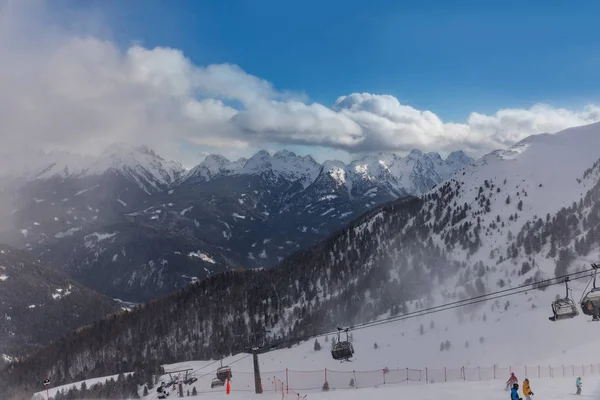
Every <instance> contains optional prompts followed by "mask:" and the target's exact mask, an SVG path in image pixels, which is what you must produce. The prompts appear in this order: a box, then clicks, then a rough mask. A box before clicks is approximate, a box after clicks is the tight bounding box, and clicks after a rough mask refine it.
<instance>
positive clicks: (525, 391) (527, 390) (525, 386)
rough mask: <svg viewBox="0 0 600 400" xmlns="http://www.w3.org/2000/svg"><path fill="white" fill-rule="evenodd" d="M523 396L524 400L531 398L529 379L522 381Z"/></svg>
mask: <svg viewBox="0 0 600 400" xmlns="http://www.w3.org/2000/svg"><path fill="white" fill-rule="evenodd" d="M523 396H525V399H526V400H531V396H533V392H532V391H531V387H530V386H529V379H527V378H525V380H524V381H523Z"/></svg>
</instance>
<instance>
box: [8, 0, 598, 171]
mask: <svg viewBox="0 0 600 400" xmlns="http://www.w3.org/2000/svg"><path fill="white" fill-rule="evenodd" d="M25 3H27V2H26V1H22V0H18V1H2V0H0V59H2V74H0V121H2V130H1V131H0V140H1V141H2V146H3V147H4V148H11V147H22V146H31V145H35V146H37V147H40V148H42V149H63V150H72V151H79V152H84V153H96V152H98V151H101V150H102V149H103V148H104V147H106V146H108V145H109V144H111V143H113V142H117V141H121V142H123V141H129V142H133V143H145V144H147V145H149V146H150V147H153V148H156V149H157V151H158V152H159V153H160V154H161V155H164V156H167V157H169V158H181V157H184V158H185V157H186V156H187V157H189V156H190V154H193V155H194V157H195V156H196V155H197V154H199V153H200V152H203V151H206V149H212V150H217V151H218V149H223V152H234V153H236V154H239V153H240V152H243V149H255V148H259V147H269V146H285V145H290V146H319V149H321V150H320V151H322V149H323V147H328V148H331V149H332V150H336V151H337V150H345V151H349V152H368V151H378V150H392V151H404V150H410V149H412V148H419V149H422V150H424V151H449V150H455V149H464V150H467V151H471V153H472V154H475V155H481V154H483V153H485V152H487V151H490V150H494V149H496V148H500V147H506V146H508V145H510V144H512V143H514V142H516V141H518V140H520V139H523V138H524V137H526V136H528V135H530V134H535V133H543V132H556V131H559V130H561V129H564V128H567V127H571V126H575V125H583V124H587V123H591V122H596V121H599V120H600V108H599V107H597V106H593V105H590V106H588V107H586V108H584V109H582V110H567V109H561V108H554V107H552V106H549V105H534V106H533V107H531V108H530V109H504V110H500V111H498V112H497V113H496V114H494V115H482V114H477V113H472V114H471V115H470V116H469V117H468V119H467V121H466V122H465V123H452V122H444V121H442V120H441V119H440V118H439V117H438V116H437V115H436V114H435V113H433V112H431V111H422V110H417V109H415V108H413V107H410V106H407V105H403V104H400V102H399V101H398V99H396V98H395V97H393V96H390V95H377V94H369V93H352V94H349V95H347V96H342V97H339V98H338V99H337V101H335V103H334V104H333V105H332V106H331V107H329V106H325V105H322V104H318V103H310V102H308V101H307V99H306V98H305V96H304V95H303V94H296V93H287V92H284V91H280V90H277V89H276V88H274V86H273V85H272V84H271V83H270V82H268V81H266V80H265V79H262V78H259V77H256V76H253V75H250V74H248V73H246V72H245V71H244V70H242V69H241V68H240V67H238V66H236V65H231V64H220V65H208V66H196V65H193V64H192V63H191V62H190V60H189V59H187V58H186V57H185V55H184V54H183V53H182V52H181V51H179V50H176V49H171V48H154V49H148V48H144V47H142V46H140V45H137V44H136V45H132V46H131V47H130V48H128V49H121V48H119V47H118V46H117V45H116V44H115V43H113V42H111V41H109V40H103V39H100V38H98V37H95V36H91V35H80V34H74V33H72V32H68V31H65V30H64V29H61V28H60V27H59V25H60V24H54V25H53V24H52V21H51V18H50V17H49V14H48V13H45V12H44V7H43V6H44V4H45V3H43V2H40V1H34V2H33V3H27V4H29V5H33V6H32V7H27V6H26V5H27V4H26V5H24V4H25ZM34 11H35V12H34ZM234 107H235V108H234ZM182 143H184V144H187V145H188V146H187V147H186V151H185V152H182V151H181V148H182V146H181V144H182ZM194 146H196V147H197V150H196V151H190V149H189V147H194ZM183 161H186V160H183ZM194 161H197V160H194Z"/></svg>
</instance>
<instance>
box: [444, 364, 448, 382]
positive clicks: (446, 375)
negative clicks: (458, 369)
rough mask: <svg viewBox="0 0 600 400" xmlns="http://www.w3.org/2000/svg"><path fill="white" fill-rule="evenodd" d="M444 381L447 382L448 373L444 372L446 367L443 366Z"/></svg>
mask: <svg viewBox="0 0 600 400" xmlns="http://www.w3.org/2000/svg"><path fill="white" fill-rule="evenodd" d="M444 382H448V374H447V373H446V367H444Z"/></svg>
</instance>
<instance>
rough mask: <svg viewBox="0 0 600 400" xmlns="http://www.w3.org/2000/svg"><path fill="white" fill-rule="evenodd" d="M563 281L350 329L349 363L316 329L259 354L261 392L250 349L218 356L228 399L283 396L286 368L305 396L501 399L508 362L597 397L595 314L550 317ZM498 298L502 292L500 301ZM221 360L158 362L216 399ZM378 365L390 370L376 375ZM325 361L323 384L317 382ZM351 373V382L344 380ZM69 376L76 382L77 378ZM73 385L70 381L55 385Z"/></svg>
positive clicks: (565, 393) (549, 390) (536, 384)
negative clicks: (277, 383) (578, 382)
mask: <svg viewBox="0 0 600 400" xmlns="http://www.w3.org/2000/svg"><path fill="white" fill-rule="evenodd" d="M572 283H573V284H572V288H573V289H574V296H575V297H578V295H577V294H578V293H580V292H581V291H582V290H583V289H584V287H585V285H586V284H587V281H574V282H572ZM563 290H564V288H563V287H561V286H554V287H551V288H548V289H547V290H546V291H543V292H542V291H539V290H536V291H530V292H528V293H526V294H520V295H516V296H511V297H508V298H507V299H502V300H503V301H501V302H500V307H497V306H496V305H495V302H494V301H490V302H487V303H483V304H482V305H480V306H479V307H477V308H475V309H471V310H466V309H463V310H464V311H463V312H464V315H463V316H462V322H460V319H459V318H458V313H457V310H451V311H444V312H441V313H437V314H430V315H426V316H423V317H418V318H414V319H408V320H405V321H399V322H393V323H389V324H384V325H380V326H376V327H371V328H368V329H362V330H355V331H353V332H352V336H353V343H354V348H355V351H356V353H355V357H354V358H353V362H347V363H339V362H336V361H334V360H333V359H332V358H331V354H330V351H329V350H330V348H331V339H332V336H331V335H329V337H328V340H327V341H325V337H323V336H322V337H319V338H318V341H319V343H320V345H321V347H322V349H321V350H320V351H315V350H314V339H313V340H310V341H307V342H303V343H301V344H299V345H296V346H293V347H292V348H290V349H282V350H277V351H272V352H269V353H266V354H262V355H260V356H259V361H260V368H261V379H262V385H263V389H264V391H265V393H263V394H262V395H255V394H254V393H253V392H254V381H253V374H252V370H253V366H252V357H251V356H249V355H247V354H237V355H234V356H230V357H227V358H225V359H224V360H223V365H230V366H231V369H232V372H233V379H232V381H231V387H232V394H231V395H229V396H228V397H226V398H231V399H248V398H257V399H276V398H281V395H280V394H276V393H274V391H273V389H274V378H275V377H276V378H277V379H280V380H281V381H282V382H286V368H287V369H288V371H287V382H288V385H289V388H291V389H292V390H295V391H297V392H299V393H300V394H301V395H302V396H304V395H307V399H365V398H369V397H373V398H394V399H400V398H408V399H439V398H440V397H441V398H442V399H444V400H453V399H459V398H460V399H461V400H465V399H492V400H493V399H505V400H508V399H509V394H508V393H507V392H505V391H504V386H503V385H504V382H505V381H506V379H508V376H509V371H510V370H512V371H514V372H515V373H516V375H517V377H518V379H519V382H520V383H522V380H523V379H524V378H525V377H526V376H527V377H528V378H529V379H530V381H531V385H532V389H533V391H534V392H535V397H534V399H538V398H539V399H572V398H575V396H574V394H573V393H574V382H575V377H576V376H581V377H582V378H583V382H584V391H583V394H584V396H582V398H583V397H585V396H587V397H586V398H597V399H599V400H600V396H597V397H593V396H596V389H597V387H599V386H600V351H599V350H600V340H599V339H598V335H599V334H600V323H593V322H589V320H590V318H589V317H587V316H583V315H579V316H578V317H576V318H574V319H572V320H567V321H560V322H550V321H549V320H548V317H549V316H550V315H551V312H550V307H549V305H550V302H551V301H552V300H553V299H554V298H555V296H556V294H562V291H563ZM505 300H509V301H510V305H509V306H508V308H507V309H505V307H504V306H505ZM577 300H578V299H577ZM484 314H485V316H486V317H485V320H484V318H483V315H484ZM432 322H433V323H432ZM421 325H422V326H423V329H421ZM421 332H422V334H421ZM446 341H448V342H449V343H450V348H449V349H444V350H440V348H441V343H442V342H444V343H445V342H446ZM375 343H377V348H375ZM573 364H574V366H573ZM219 365H220V362H219V361H215V360H210V361H188V362H181V363H177V364H171V365H164V368H165V370H166V371H175V370H181V369H188V368H189V369H191V370H192V371H191V374H192V376H194V377H196V378H198V381H197V382H195V383H194V384H192V385H184V394H187V390H188V389H189V390H190V392H191V391H192V387H196V390H197V392H198V396H197V398H205V399H212V398H215V399H216V398H222V397H223V396H226V395H225V393H224V388H223V387H221V388H215V389H211V388H210V384H211V381H212V379H213V378H214V377H215V371H216V369H217V368H218V367H219ZM526 365H527V370H526V369H525V368H526V367H525V366H526ZM538 366H539V370H538ZM563 366H564V367H563ZM386 367H387V368H388V369H389V372H388V373H386V374H384V372H383V369H384V368H386ZM445 367H446V371H445V373H444V368H445ZM478 367H479V368H478ZM407 368H409V369H408V371H407ZM426 368H427V370H426ZM325 369H327V381H328V383H329V386H330V389H331V390H330V391H329V392H322V390H321V388H322V386H323V384H324V382H325ZM354 370H355V371H356V374H355V373H354V372H353V371H354ZM525 371H527V372H525ZM551 371H552V372H551ZM494 372H495V374H496V380H494ZM551 375H552V377H550V376H551ZM563 375H564V377H563ZM480 376H481V380H482V381H481V382H480V381H479V379H480V378H479V377H480ZM407 377H408V381H407V379H406V378H407ZM352 379H354V384H355V386H358V389H356V388H354V389H352V388H351V387H350V381H351V380H352ZM383 379H385V381H386V383H385V384H383ZM161 380H162V381H165V382H169V381H170V378H169V376H168V375H165V376H163V377H161V378H160V380H159V381H158V382H160V381H161ZM444 380H447V382H444ZM94 381H95V382H98V381H101V379H94V380H92V381H87V386H88V387H90V386H91V384H93V382H94ZM432 381H433V383H431V382H432ZM427 382H429V383H427ZM74 385H76V386H80V385H81V382H78V383H76V384H74ZM71 386H73V384H71V385H66V386H65V387H63V388H62V389H68V388H69V387H71ZM372 386H377V387H372ZM55 391H56V388H54V389H51V391H50V395H51V396H52V395H53V393H55ZM141 391H142V389H140V394H141ZM211 391H212V393H211ZM149 393H150V394H149V395H148V396H147V397H145V399H147V400H153V399H156V386H154V388H153V389H151V390H150V391H149ZM599 394H600V393H599ZM288 396H289V394H288ZM186 397H187V396H186ZM170 398H176V395H175V393H173V394H172V395H171V396H170ZM287 398H294V397H293V396H289V397H287Z"/></svg>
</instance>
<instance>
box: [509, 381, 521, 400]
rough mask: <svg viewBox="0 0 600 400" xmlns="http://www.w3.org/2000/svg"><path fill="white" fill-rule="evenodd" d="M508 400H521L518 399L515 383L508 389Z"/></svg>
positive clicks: (517, 386)
mask: <svg viewBox="0 0 600 400" xmlns="http://www.w3.org/2000/svg"><path fill="white" fill-rule="evenodd" d="M510 400H523V399H522V398H520V397H519V384H518V383H515V384H514V385H513V387H512V389H510Z"/></svg>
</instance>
